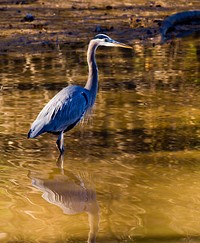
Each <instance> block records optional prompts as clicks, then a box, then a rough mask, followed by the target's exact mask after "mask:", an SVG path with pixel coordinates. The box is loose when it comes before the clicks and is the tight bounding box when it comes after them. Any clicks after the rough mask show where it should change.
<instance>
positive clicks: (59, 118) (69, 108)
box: [28, 34, 130, 153]
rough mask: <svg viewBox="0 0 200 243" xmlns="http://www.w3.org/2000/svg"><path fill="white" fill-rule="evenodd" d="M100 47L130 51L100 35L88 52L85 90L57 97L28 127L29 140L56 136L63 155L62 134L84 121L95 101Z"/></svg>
mask: <svg viewBox="0 0 200 243" xmlns="http://www.w3.org/2000/svg"><path fill="white" fill-rule="evenodd" d="M99 45H102V46H103V45H104V46H121V47H125V48H130V47H129V46H127V45H125V44H122V43H119V42H116V41H114V40H112V39H111V38H110V37H108V36H106V35H103V34H99V35H97V36H96V37H95V38H94V39H92V40H91V41H90V44H89V47H88V52H87V62H88V66H89V75H88V80H87V83H86V85H85V87H84V88H83V87H80V86H77V85H70V86H68V87H66V88H64V89H62V90H61V91H60V92H59V93H57V94H56V95H55V96H54V97H53V98H52V99H51V100H50V101H49V102H48V103H47V104H46V106H45V107H44V108H43V109H42V110H41V112H40V113H39V115H38V117H37V118H36V120H35V121H34V122H33V124H32V125H31V129H30V131H29V133H28V138H35V137H37V136H39V135H40V134H42V133H45V132H49V133H53V134H57V135H58V140H57V146H58V148H59V150H60V153H63V152H64V145H63V133H64V132H67V131H69V130H70V129H72V128H73V127H74V126H75V125H76V124H77V123H78V122H79V121H80V120H81V119H82V118H83V116H84V115H85V113H86V112H87V111H88V110H89V109H91V108H92V106H93V105H94V102H95V99H96V94H97V89H98V69H97V64H96V61H95V51H96V48H97V47H98V46H99Z"/></svg>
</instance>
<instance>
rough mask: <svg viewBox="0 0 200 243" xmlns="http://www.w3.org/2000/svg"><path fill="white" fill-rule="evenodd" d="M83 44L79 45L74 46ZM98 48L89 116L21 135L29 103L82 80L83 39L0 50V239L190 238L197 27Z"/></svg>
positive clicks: (31, 110) (198, 147)
mask: <svg viewBox="0 0 200 243" xmlns="http://www.w3.org/2000/svg"><path fill="white" fill-rule="evenodd" d="M84 46H85V47H84ZM133 48H134V49H133V51H130V50H121V49H114V48H107V49H105V48H99V49H98V51H97V63H98V67H99V76H100V84H99V93H98V97H97V101H96V105H95V108H94V111H93V114H92V115H91V117H89V119H88V120H87V121H85V122H84V123H81V124H80V125H79V126H77V127H76V128H75V129H73V130H72V131H70V132H69V133H68V134H65V147H66V153H65V157H64V162H63V163H64V164H63V167H64V168H63V169H61V168H60V164H59V162H60V161H57V157H58V151H57V149H56V146H55V141H56V137H55V136H53V135H51V134H45V135H42V136H40V137H38V138H36V139H34V140H28V139H27V132H28V130H29V127H30V124H31V123H32V122H33V120H34V119H35V118H36V116H37V114H38V112H39V111H40V110H41V108H42V107H43V106H44V104H45V103H46V102H48V101H49V99H50V98H51V97H53V96H54V95H55V94H56V93H57V92H58V91H59V90H60V89H61V88H62V87H65V86H66V85H67V84H73V83H76V84H79V85H84V83H85V81H86V79H87V64H86V54H85V51H86V43H82V45H81V46H77V47H74V48H73V49H72V48H71V47H69V46H63V47H62V48H60V49H55V50H53V51H52V52H48V53H43V54H39V53H37V54H35V55H32V54H31V55H29V54H26V55H20V54H17V53H9V54H5V55H2V56H0V68H1V74H0V76H1V87H2V89H1V93H0V104H1V110H0V112H1V116H0V137H1V139H0V218H1V221H0V241H1V242H86V241H87V239H88V238H89V237H91V238H94V237H95V236H96V237H97V242H199V240H200V213H199V206H200V125H199V124H200V123H199V121H200V98H199V97H200V86H199V83H200V75H199V70H200V45H199V36H193V37H188V38H185V39H182V40H176V41H174V42H172V43H171V44H164V45H157V46H155V47H152V46H144V45H140V44H139V43H133Z"/></svg>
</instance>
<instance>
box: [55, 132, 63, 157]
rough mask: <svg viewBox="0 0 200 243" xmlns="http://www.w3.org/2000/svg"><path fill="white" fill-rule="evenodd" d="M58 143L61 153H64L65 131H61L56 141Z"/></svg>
mask: <svg viewBox="0 0 200 243" xmlns="http://www.w3.org/2000/svg"><path fill="white" fill-rule="evenodd" d="M56 144H57V146H58V149H59V151H60V153H61V154H63V153H64V134H63V132H61V133H60V135H59V136H58V140H57V141H56Z"/></svg>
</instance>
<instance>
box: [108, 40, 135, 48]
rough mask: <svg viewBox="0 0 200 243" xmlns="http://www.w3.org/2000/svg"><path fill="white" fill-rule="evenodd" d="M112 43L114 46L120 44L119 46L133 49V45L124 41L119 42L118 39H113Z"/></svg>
mask: <svg viewBox="0 0 200 243" xmlns="http://www.w3.org/2000/svg"><path fill="white" fill-rule="evenodd" d="M111 43H112V46H118V47H123V48H129V49H133V47H132V46H129V45H126V44H124V43H121V42H118V41H115V40H113V41H112V42H111Z"/></svg>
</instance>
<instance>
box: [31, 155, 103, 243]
mask: <svg viewBox="0 0 200 243" xmlns="http://www.w3.org/2000/svg"><path fill="white" fill-rule="evenodd" d="M63 160H64V158H63V156H61V157H59V158H58V161H57V164H58V165H59V166H61V167H60V168H58V169H56V170H54V171H53V173H50V174H49V178H48V179H42V178H41V177H37V176H36V175H35V174H34V173H33V172H30V173H29V177H30V178H31V180H32V185H33V186H34V187H35V188H37V189H39V190H40V191H41V192H43V194H42V197H43V198H44V199H45V200H46V201H47V202H49V203H51V204H54V205H56V206H58V207H60V208H61V209H62V211H63V213H64V214H67V215H75V214H80V213H87V215H88V221H89V234H88V241H87V242H88V243H95V242H96V236H97V233H98V229H99V205H98V202H97V199H96V191H95V188H94V185H93V183H92V180H91V178H90V176H88V174H86V173H81V172H80V173H77V174H75V173H72V172H69V171H67V170H65V169H64V168H63V163H64V161H63Z"/></svg>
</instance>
